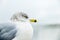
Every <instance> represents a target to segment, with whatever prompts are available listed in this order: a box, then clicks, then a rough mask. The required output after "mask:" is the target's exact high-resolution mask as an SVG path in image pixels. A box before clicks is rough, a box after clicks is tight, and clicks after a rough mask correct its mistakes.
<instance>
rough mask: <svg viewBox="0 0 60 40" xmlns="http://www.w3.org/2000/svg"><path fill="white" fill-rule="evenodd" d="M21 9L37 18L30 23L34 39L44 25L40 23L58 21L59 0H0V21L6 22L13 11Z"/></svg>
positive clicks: (59, 15)
mask: <svg viewBox="0 0 60 40" xmlns="http://www.w3.org/2000/svg"><path fill="white" fill-rule="evenodd" d="M21 11H22V12H25V13H27V14H28V15H29V17H30V18H36V19H37V20H38V22H37V23H34V24H33V23H32V25H33V28H34V40H36V39H37V36H38V35H37V34H39V32H41V29H42V28H43V27H44V26H42V25H45V24H59V23H60V0H0V22H7V21H8V20H9V19H10V17H11V16H12V15H13V14H14V13H15V12H21ZM42 30H43V29H42ZM47 30H50V31H52V30H51V29H47ZM45 32H47V31H45Z"/></svg>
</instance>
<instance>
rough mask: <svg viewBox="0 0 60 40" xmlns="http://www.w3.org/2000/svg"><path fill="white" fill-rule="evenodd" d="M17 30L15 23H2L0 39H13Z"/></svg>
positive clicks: (0, 24) (0, 25)
mask: <svg viewBox="0 0 60 40" xmlns="http://www.w3.org/2000/svg"><path fill="white" fill-rule="evenodd" d="M16 32H17V30H16V27H15V24H12V23H0V40H12V39H13V38H14V37H15V34H16Z"/></svg>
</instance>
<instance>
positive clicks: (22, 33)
mask: <svg viewBox="0 0 60 40" xmlns="http://www.w3.org/2000/svg"><path fill="white" fill-rule="evenodd" d="M16 28H17V30H18V31H17V34H16V38H15V39H13V40H31V39H32V36H33V28H32V26H31V24H30V23H28V22H19V23H17V27H16Z"/></svg>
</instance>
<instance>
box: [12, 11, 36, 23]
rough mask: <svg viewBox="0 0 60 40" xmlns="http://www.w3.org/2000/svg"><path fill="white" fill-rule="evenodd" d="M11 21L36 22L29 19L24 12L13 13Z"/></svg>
mask: <svg viewBox="0 0 60 40" xmlns="http://www.w3.org/2000/svg"><path fill="white" fill-rule="evenodd" d="M11 21H17V22H19V21H21V22H26V21H29V22H37V20H36V19H33V18H32V19H30V18H29V16H28V15H27V14H26V13H24V12H19V13H15V14H13V16H12V17H11Z"/></svg>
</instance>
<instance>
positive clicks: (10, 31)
mask: <svg viewBox="0 0 60 40" xmlns="http://www.w3.org/2000/svg"><path fill="white" fill-rule="evenodd" d="M30 22H33V23H36V22H37V20H36V19H29V17H28V15H27V14H26V13H23V12H19V13H15V14H13V15H12V17H11V18H10V22H6V23H0V40H32V37H33V27H32V25H31V23H30Z"/></svg>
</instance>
